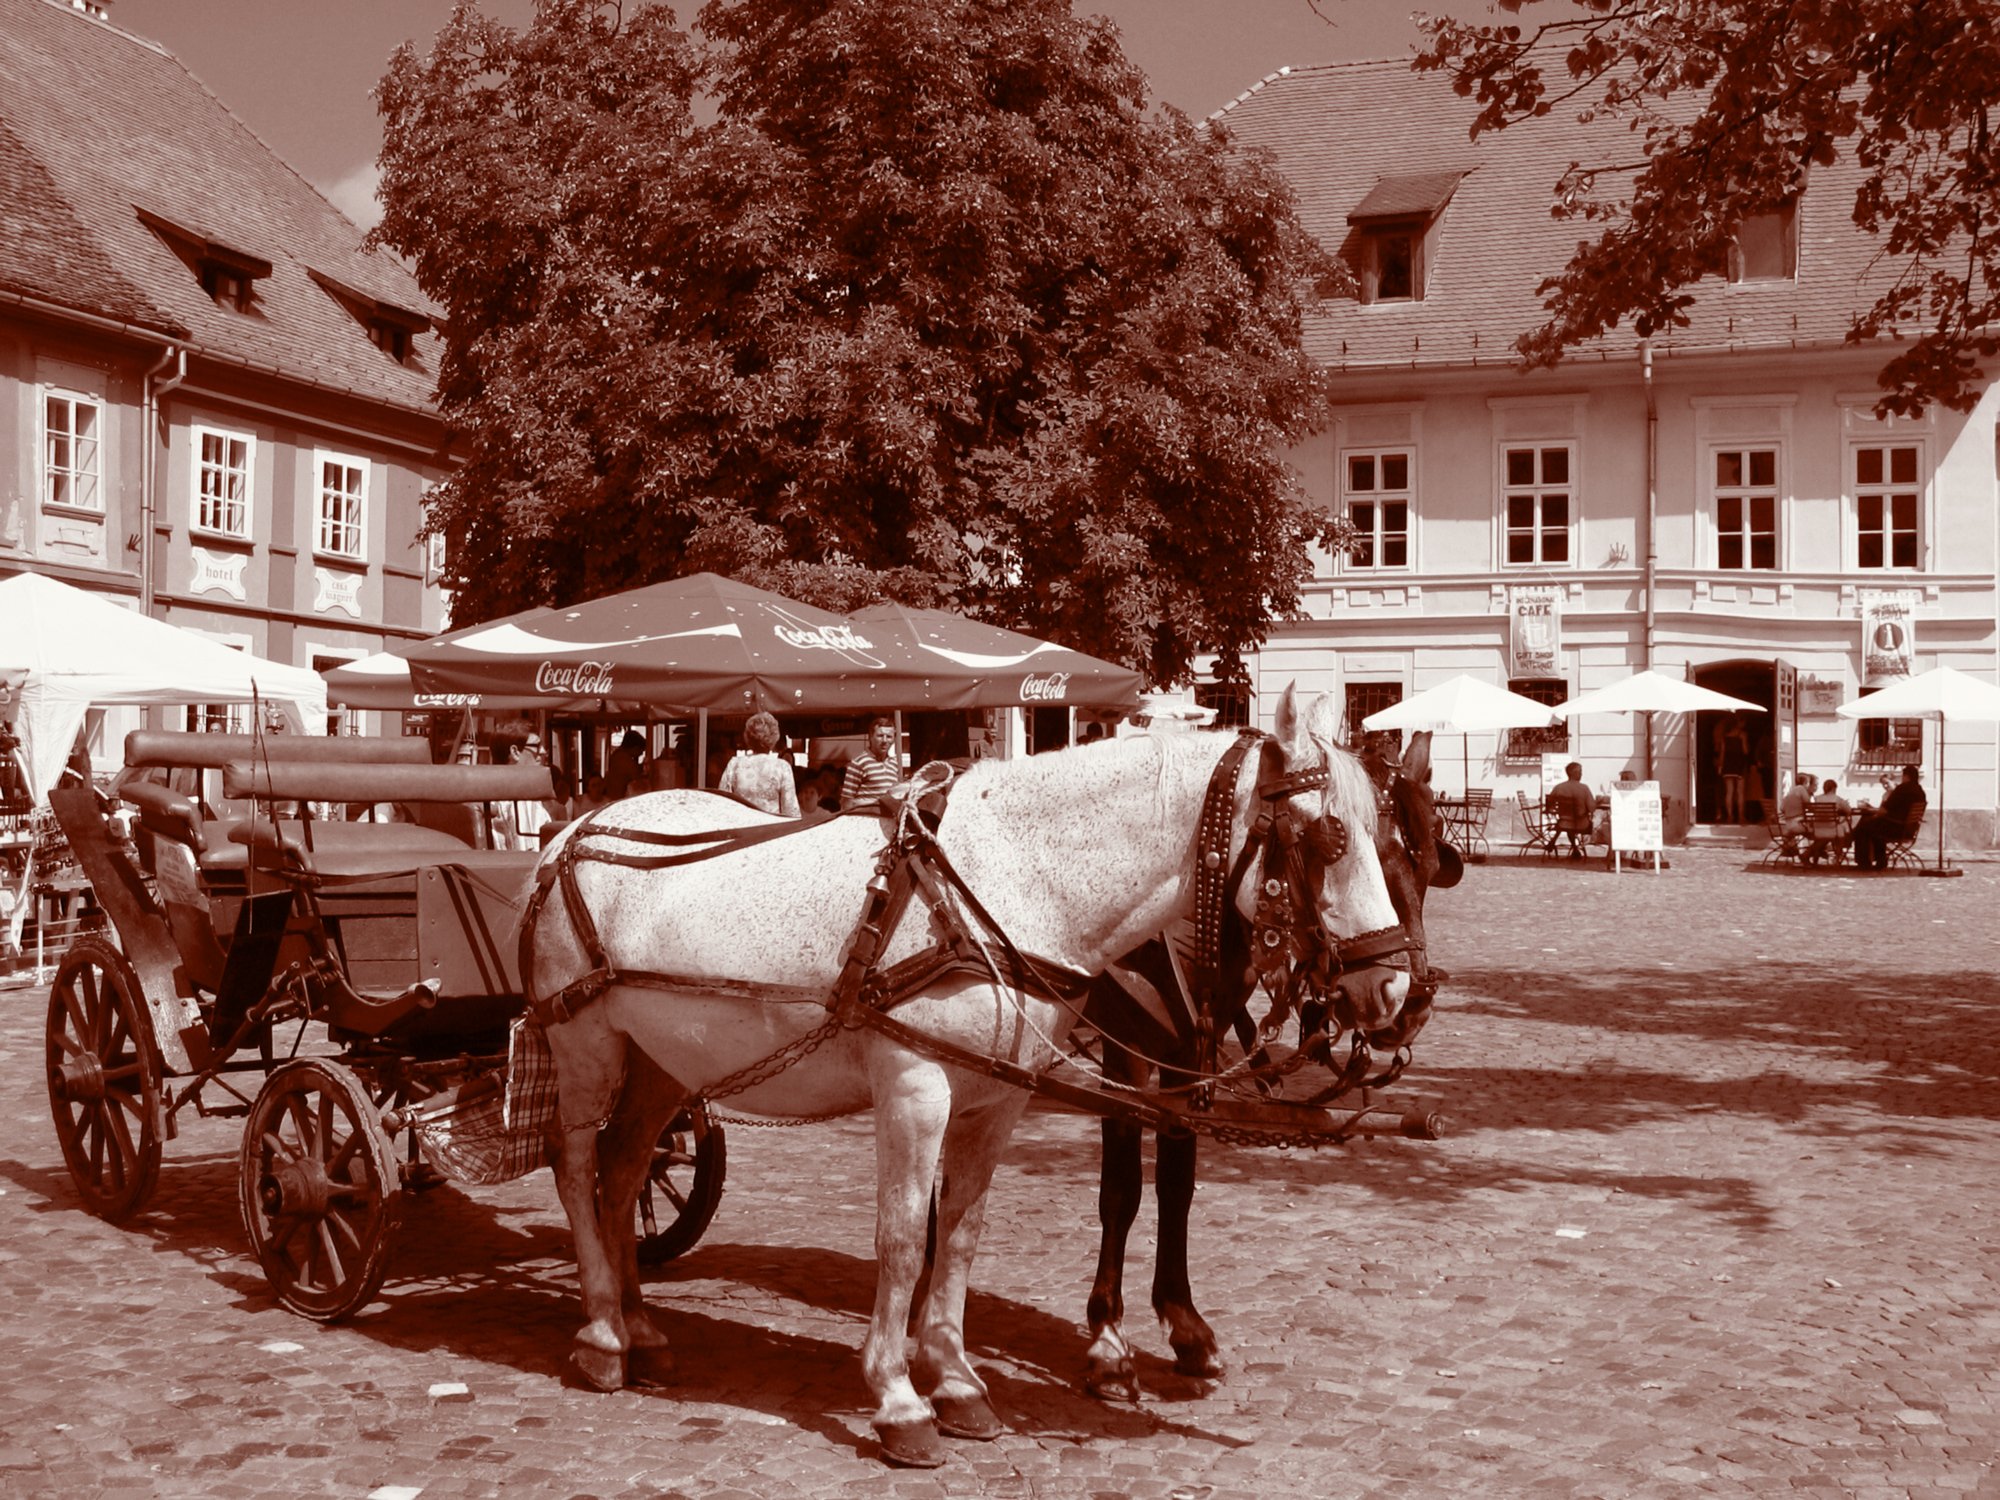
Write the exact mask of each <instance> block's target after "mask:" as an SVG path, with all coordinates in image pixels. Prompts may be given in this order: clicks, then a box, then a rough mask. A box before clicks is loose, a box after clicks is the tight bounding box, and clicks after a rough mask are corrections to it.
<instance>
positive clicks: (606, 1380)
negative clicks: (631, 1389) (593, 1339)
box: [569, 1339, 625, 1391]
mask: <svg viewBox="0 0 2000 1500" xmlns="http://www.w3.org/2000/svg"><path fill="white" fill-rule="evenodd" d="M569 1357H570V1358H571V1359H572V1360H574V1361H576V1369H577V1373H578V1374H579V1375H581V1376H583V1378H584V1380H585V1381H586V1382H587V1383H588V1384H589V1385H590V1386H592V1387H593V1388H594V1389H596V1390H600V1391H622V1390H624V1389H625V1356H624V1355H623V1354H622V1353H620V1352H619V1351H618V1350H616V1349H600V1348H599V1347H598V1346H597V1345H595V1344H587V1343H585V1342H584V1341H583V1340H582V1339H578V1340H577V1342H576V1347H575V1348H574V1349H572V1350H570V1356H569Z"/></svg>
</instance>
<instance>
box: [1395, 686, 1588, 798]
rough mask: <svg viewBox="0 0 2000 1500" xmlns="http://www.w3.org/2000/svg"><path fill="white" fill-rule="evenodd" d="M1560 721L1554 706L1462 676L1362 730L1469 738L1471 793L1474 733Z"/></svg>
mask: <svg viewBox="0 0 2000 1500" xmlns="http://www.w3.org/2000/svg"><path fill="white" fill-rule="evenodd" d="M1555 721H1556V714H1555V710H1554V709H1552V708H1551V707H1549V705H1548V704H1546V703H1537V702H1536V701H1535V700H1534V699H1533V698H1524V697H1522V696H1521V695H1520V694H1519V693H1510V692H1508V691H1507V689H1505V688H1503V687H1495V686H1494V685H1493V684H1492V683H1490V682H1486V681H1484V680H1483V679H1481V678H1478V677H1468V676H1466V675H1465V674H1464V673H1462V672H1461V673H1460V674H1459V675H1458V676H1456V677H1453V678H1451V679H1449V680H1448V681H1445V682H1440V683H1439V684H1438V685H1437V686H1436V687H1432V688H1425V689H1424V690H1423V691H1422V692H1421V693H1418V694H1416V695H1415V696H1414V697H1410V698H1405V699H1404V700H1403V701H1402V702H1401V703H1392V704H1390V705H1389V707H1387V708H1385V709H1383V710H1382V711H1381V712H1379V713H1372V714H1370V715H1369V716H1368V717H1367V718H1365V719H1363V720H1362V721H1361V727H1362V728H1363V729H1411V730H1416V729H1429V730H1434V731H1442V732H1444V733H1446V734H1457V735H1461V736H1464V737H1465V738H1463V739H1461V741H1460V752H1461V753H1460V761H1461V770H1462V772H1463V774H1464V777H1465V785H1466V789H1467V790H1470V789H1471V786H1472V752H1471V749H1470V740H1471V736H1472V735H1474V734H1484V733H1487V732H1490V731H1494V730H1500V729H1546V728H1547V727H1548V726H1549V725H1551V724H1553V723H1555Z"/></svg>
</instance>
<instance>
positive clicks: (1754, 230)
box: [1729, 198, 1799, 282]
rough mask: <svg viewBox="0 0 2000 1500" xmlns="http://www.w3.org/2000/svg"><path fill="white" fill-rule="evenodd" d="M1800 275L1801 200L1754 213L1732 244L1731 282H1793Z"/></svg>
mask: <svg viewBox="0 0 2000 1500" xmlns="http://www.w3.org/2000/svg"><path fill="white" fill-rule="evenodd" d="M1798 274H1799V200H1798V199H1797V198H1792V199H1790V200H1788V201H1786V202H1784V203H1782V204H1780V205H1779V206H1778V207H1777V208H1775V209H1773V210H1772V211H1771V212H1770V213H1767V214H1752V215H1751V216H1750V217H1749V218H1747V219H1745V220H1743V222H1742V223H1740V224H1738V225H1737V226H1736V233H1735V234H1734V235H1733V236H1732V237H1731V238H1730V241H1729V279H1730V280H1731V281H1736V282H1742V281H1792V280H1794V279H1796V278H1797V276H1798Z"/></svg>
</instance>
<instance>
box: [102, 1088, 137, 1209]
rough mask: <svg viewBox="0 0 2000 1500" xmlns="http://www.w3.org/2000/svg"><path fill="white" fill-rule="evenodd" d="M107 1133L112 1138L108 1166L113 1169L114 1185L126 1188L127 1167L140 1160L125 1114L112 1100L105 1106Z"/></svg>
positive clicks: (107, 1101)
mask: <svg viewBox="0 0 2000 1500" xmlns="http://www.w3.org/2000/svg"><path fill="white" fill-rule="evenodd" d="M104 1123H105V1125H106V1127H107V1131H106V1133H107V1134H108V1135H109V1136H110V1137H111V1147H112V1150H111V1158H110V1160H109V1161H108V1162H107V1163H106V1165H107V1166H108V1167H109V1168H110V1169H111V1176H112V1178H113V1179H114V1185H115V1186H117V1187H120V1188H122V1187H124V1186H125V1180H126V1176H125V1174H126V1168H127V1166H128V1165H129V1164H130V1163H132V1162H135V1161H137V1160H138V1158H139V1152H138V1149H137V1148H136V1147H135V1146H134V1145H133V1144H132V1132H131V1130H130V1129H129V1128H128V1127H127V1126H126V1124H125V1115H124V1113H123V1112H122V1111H121V1110H119V1109H117V1108H115V1107H114V1106H113V1104H112V1103H111V1101H110V1100H106V1101H105V1104H104Z"/></svg>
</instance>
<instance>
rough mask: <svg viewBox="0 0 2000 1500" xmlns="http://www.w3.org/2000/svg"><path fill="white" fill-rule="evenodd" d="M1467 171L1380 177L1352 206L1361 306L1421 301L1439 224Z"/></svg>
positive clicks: (1352, 248) (1350, 221)
mask: <svg viewBox="0 0 2000 1500" xmlns="http://www.w3.org/2000/svg"><path fill="white" fill-rule="evenodd" d="M1464 176H1465V173H1463V172H1457V171H1453V172H1420V173H1416V174H1413V175H1410V176H1404V177H1382V178H1378V179H1377V180H1376V183H1375V186H1374V187H1373V188H1371V189H1369V192H1368V196H1367V197H1365V198H1363V199H1362V200H1361V201H1360V202H1359V203H1358V204H1356V205H1355V206H1354V210H1353V211H1352V212H1351V213H1349V214H1348V216H1347V222H1348V224H1349V225H1350V226H1352V228H1353V231H1354V232H1353V234H1352V235H1350V236H1349V240H1348V245H1349V253H1350V259H1351V260H1352V262H1353V264H1354V267H1355V270H1356V271H1357V272H1358V273H1359V277H1360V281H1361V300H1362V301H1363V302H1421V301H1423V300H1424V291H1425V288H1426V285H1427V283H1428V281H1429V269H1430V264H1431V262H1432V260H1433V259H1434V258H1435V255H1436V251H1437V239H1438V225H1439V223H1440V222H1441V220H1442V217H1443V214H1444V209H1445V205H1446V204H1448V203H1449V202H1451V195H1452V194H1453V193H1454V192H1456V191H1457V190H1458V184H1459V181H1460V180H1461V179H1462V178H1463V177H1464Z"/></svg>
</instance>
